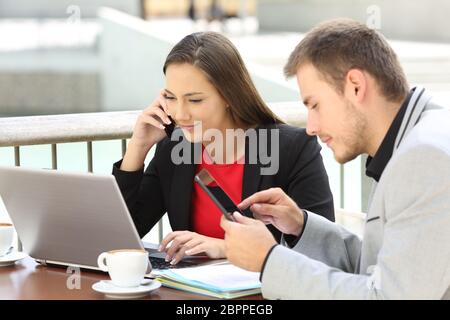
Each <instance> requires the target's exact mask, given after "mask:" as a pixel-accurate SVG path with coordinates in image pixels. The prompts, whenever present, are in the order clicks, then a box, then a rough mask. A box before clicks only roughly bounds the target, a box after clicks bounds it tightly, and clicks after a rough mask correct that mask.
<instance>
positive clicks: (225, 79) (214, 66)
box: [163, 32, 284, 126]
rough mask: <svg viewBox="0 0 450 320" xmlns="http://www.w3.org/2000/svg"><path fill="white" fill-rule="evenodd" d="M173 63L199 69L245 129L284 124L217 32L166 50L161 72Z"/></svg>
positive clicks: (195, 35) (190, 38)
mask: <svg viewBox="0 0 450 320" xmlns="http://www.w3.org/2000/svg"><path fill="white" fill-rule="evenodd" d="M174 63H177V64H179V63H189V64H191V65H194V66H196V67H197V68H199V69H200V70H202V71H203V72H204V73H205V75H206V76H207V78H208V80H209V81H210V82H211V83H212V84H213V86H214V87H215V88H216V90H217V91H218V92H219V93H220V94H221V96H222V97H223V98H224V100H225V101H226V102H227V104H228V105H229V106H230V112H231V116H232V117H233V119H234V120H235V121H236V120H239V122H240V123H242V124H243V125H246V126H255V125H256V126H258V125H262V124H273V123H284V122H283V121H282V120H281V119H279V118H278V117H277V116H276V115H275V114H274V113H273V112H272V111H271V110H270V109H269V107H268V106H267V105H266V104H265V103H264V101H263V100H262V98H261V96H260V95H259V93H258V91H257V90H256V88H255V85H254V84H253V81H252V80H251V78H250V74H249V73H248V71H247V68H246V67H245V64H244V62H243V60H242V58H241V56H240V54H239V52H238V51H237V49H236V47H235V46H234V45H233V44H232V43H231V41H230V40H228V39H227V38H226V37H225V36H223V35H221V34H220V33H217V32H198V33H193V34H190V35H188V36H186V37H184V38H183V39H182V40H181V41H180V42H178V43H177V44H176V45H175V47H173V49H172V50H171V51H170V53H169V55H168V56H167V58H166V62H165V63H164V68H163V72H164V74H166V70H167V67H168V66H169V65H171V64H174Z"/></svg>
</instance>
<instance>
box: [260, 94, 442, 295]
mask: <svg viewBox="0 0 450 320" xmlns="http://www.w3.org/2000/svg"><path fill="white" fill-rule="evenodd" d="M262 293H263V296H264V297H265V298H269V299H450V110H449V109H445V108H443V107H441V106H439V105H437V104H436V103H434V102H432V101H431V97H430V96H429V95H428V93H427V92H426V91H425V90H424V89H423V88H420V87H418V88H417V89H416V90H415V92H414V94H413V96H412V97H411V100H410V102H409V104H408V106H407V110H406V113H405V116H404V119H403V122H402V125H401V127H400V130H399V133H398V136H397V138H396V143H395V148H394V152H393V155H392V158H391V160H390V161H389V163H388V164H387V166H386V168H385V170H384V172H383V174H382V176H381V178H380V180H379V183H378V184H377V185H374V187H373V189H372V195H371V199H370V200H369V210H368V214H367V219H366V223H365V228H364V238H363V240H362V241H361V240H360V239H359V238H358V237H357V236H355V235H353V234H351V233H350V232H348V231H347V230H345V229H344V228H343V227H340V226H338V225H336V224H335V223H332V222H330V221H327V220H326V219H324V218H322V217H320V216H318V215H316V214H314V213H312V212H308V220H307V224H306V226H305V230H304V233H303V235H302V237H301V239H300V241H299V242H298V243H297V244H296V246H295V247H294V248H292V249H290V248H287V247H286V246H282V245H278V246H276V247H275V248H274V249H273V250H272V252H271V254H270V255H269V257H268V258H267V261H266V264H265V268H264V272H263V275H262Z"/></svg>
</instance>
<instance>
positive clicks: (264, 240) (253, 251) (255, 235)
mask: <svg viewBox="0 0 450 320" xmlns="http://www.w3.org/2000/svg"><path fill="white" fill-rule="evenodd" d="M233 217H234V218H235V219H236V222H232V221H228V220H227V219H225V217H222V220H221V222H220V226H221V227H222V228H223V229H224V230H225V254H226V257H227V259H228V261H230V262H231V263H232V264H234V265H236V266H238V267H240V268H243V269H246V270H249V271H256V272H260V271H261V269H262V266H263V263H264V259H265V258H266V256H267V253H268V252H269V250H270V248H272V247H273V246H274V245H275V244H277V242H276V241H275V238H274V237H273V235H272V234H271V233H270V231H269V230H268V229H267V228H266V226H265V225H264V224H263V223H262V222H261V221H258V220H255V219H250V218H247V217H244V216H242V215H241V214H239V212H234V213H233Z"/></svg>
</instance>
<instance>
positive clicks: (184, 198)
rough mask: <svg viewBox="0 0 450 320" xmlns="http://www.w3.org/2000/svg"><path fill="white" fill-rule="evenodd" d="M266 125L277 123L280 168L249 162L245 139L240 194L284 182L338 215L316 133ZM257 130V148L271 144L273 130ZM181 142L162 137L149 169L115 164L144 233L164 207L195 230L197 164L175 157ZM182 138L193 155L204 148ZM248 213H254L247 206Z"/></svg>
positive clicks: (175, 225)
mask: <svg viewBox="0 0 450 320" xmlns="http://www.w3.org/2000/svg"><path fill="white" fill-rule="evenodd" d="M264 129H266V130H270V129H279V146H280V147H279V170H278V173H277V174H275V175H261V174H260V169H261V168H262V167H264V165H263V164H262V163H261V161H259V159H258V161H257V163H256V164H250V163H249V161H248V160H249V159H248V150H249V145H248V144H249V140H247V141H246V161H245V164H244V177H243V186H242V199H245V198H247V197H249V196H250V195H252V194H253V193H255V192H257V191H261V190H265V189H268V188H271V187H280V188H282V189H283V190H284V191H285V192H286V193H287V194H288V195H289V196H290V197H291V198H292V199H293V200H294V201H295V202H296V203H297V205H298V206H299V207H300V208H303V209H305V210H310V211H312V212H314V213H317V214H319V215H322V216H324V217H325V218H327V219H329V220H331V221H334V208H333V196H332V194H331V190H330V186H329V184H328V176H327V173H326V171H325V168H324V165H323V162H322V157H321V155H320V150H321V147H320V145H319V144H318V143H317V138H316V137H311V136H308V135H307V134H306V131H305V129H303V128H297V127H292V126H289V125H286V124H273V125H265V126H260V127H258V128H257V129H256V130H257V131H258V133H260V132H262V131H261V130H264ZM177 130H180V129H177ZM259 136H260V135H259V134H258V135H257V137H258V144H257V145H258V148H260V147H264V146H265V147H266V148H268V150H270V148H269V147H270V145H271V143H272V142H271V141H270V136H271V135H270V134H267V135H266V136H267V137H268V139H267V144H266V145H265V144H264V143H262V144H261V143H259V142H260V141H259ZM177 143H179V142H178V141H171V140H170V139H169V138H166V139H164V140H162V141H161V142H160V143H158V145H157V147H156V151H155V155H154V157H153V159H152V160H151V162H150V164H149V166H148V167H147V169H146V170H145V172H144V170H143V168H142V170H139V171H135V172H125V171H122V170H120V169H119V168H120V165H121V162H122V161H119V162H117V163H115V164H114V166H113V175H114V176H115V178H116V180H117V182H118V185H119V188H120V190H121V192H122V195H123V197H124V199H125V202H126V204H127V206H128V209H129V211H130V214H131V216H132V218H133V221H134V224H135V225H136V229H137V230H138V232H139V235H140V236H141V237H143V236H144V235H145V234H147V233H148V232H149V231H150V230H151V228H152V227H153V226H154V225H155V224H156V223H157V222H158V221H159V220H160V219H161V217H162V216H163V215H164V214H165V213H166V212H167V213H168V216H169V221H170V225H171V227H172V230H174V231H176V230H192V227H191V196H192V186H193V181H194V174H195V164H194V161H191V162H190V164H179V165H176V164H174V163H173V162H172V161H171V151H172V148H173V147H174V146H175V145H176V144H177ZM181 143H186V144H188V145H189V146H188V147H190V150H191V160H193V159H194V157H196V156H199V154H195V150H199V151H200V152H201V148H194V144H191V143H189V142H188V141H187V140H185V139H183V140H182V141H181ZM177 150H178V149H177ZM258 150H259V149H258ZM258 154H259V153H258ZM262 154H267V152H266V153H262ZM267 166H269V165H267ZM244 214H246V215H248V216H251V215H252V214H251V212H250V211H249V210H246V212H244ZM268 228H269V230H270V231H271V232H272V233H273V234H274V236H275V238H276V239H277V240H278V241H279V240H280V239H281V232H280V231H278V230H277V229H276V228H274V227H273V226H272V225H269V226H268Z"/></svg>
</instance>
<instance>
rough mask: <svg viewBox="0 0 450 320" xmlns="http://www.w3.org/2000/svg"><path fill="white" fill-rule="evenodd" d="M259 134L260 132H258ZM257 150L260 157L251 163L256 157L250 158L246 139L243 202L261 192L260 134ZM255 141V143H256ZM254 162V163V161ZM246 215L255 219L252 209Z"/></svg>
mask: <svg viewBox="0 0 450 320" xmlns="http://www.w3.org/2000/svg"><path fill="white" fill-rule="evenodd" d="M256 131H257V133H259V130H256ZM256 140H257V143H256V150H257V154H258V156H257V157H256V163H250V161H251V160H252V159H255V157H250V154H249V149H250V148H249V142H250V140H249V139H245V164H244V176H243V177H242V200H244V199H246V198H248V197H249V196H251V195H252V194H254V193H255V192H257V191H258V190H259V187H260V182H261V162H260V160H259V134H257V136H256ZM254 142H255V141H253V143H254ZM253 162H254V161H253ZM243 213H244V215H245V216H247V217H253V214H252V212H251V211H250V209H246V210H244V212H243Z"/></svg>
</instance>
